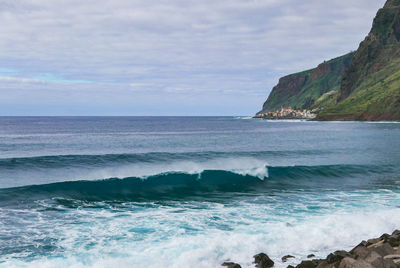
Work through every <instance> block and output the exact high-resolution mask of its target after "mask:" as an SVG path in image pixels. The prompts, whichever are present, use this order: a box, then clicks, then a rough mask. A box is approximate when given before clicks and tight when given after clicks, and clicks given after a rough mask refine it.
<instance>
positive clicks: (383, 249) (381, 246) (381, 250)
mask: <svg viewBox="0 0 400 268" xmlns="http://www.w3.org/2000/svg"><path fill="white" fill-rule="evenodd" d="M367 248H368V249H370V250H372V251H375V252H376V253H378V254H379V255H381V256H382V257H383V256H386V255H391V254H394V249H393V248H392V247H391V246H390V244H389V243H385V242H384V241H379V242H378V243H376V244H373V245H370V246H368V247H367Z"/></svg>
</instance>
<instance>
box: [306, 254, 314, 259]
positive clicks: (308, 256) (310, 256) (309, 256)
mask: <svg viewBox="0 0 400 268" xmlns="http://www.w3.org/2000/svg"><path fill="white" fill-rule="evenodd" d="M314 257H315V255H314V254H310V255H307V258H308V259H310V258H314Z"/></svg>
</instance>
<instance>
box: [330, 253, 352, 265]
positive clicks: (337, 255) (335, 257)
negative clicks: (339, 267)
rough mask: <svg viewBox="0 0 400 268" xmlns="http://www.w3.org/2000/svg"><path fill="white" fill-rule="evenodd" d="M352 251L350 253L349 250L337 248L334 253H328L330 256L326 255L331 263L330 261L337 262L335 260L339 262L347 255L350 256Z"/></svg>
mask: <svg viewBox="0 0 400 268" xmlns="http://www.w3.org/2000/svg"><path fill="white" fill-rule="evenodd" d="M350 256H351V255H350V253H348V252H347V251H344V250H337V251H335V252H334V253H331V254H329V255H328V257H326V261H327V262H328V263H329V264H330V263H335V262H339V261H341V260H342V259H344V258H345V257H350Z"/></svg>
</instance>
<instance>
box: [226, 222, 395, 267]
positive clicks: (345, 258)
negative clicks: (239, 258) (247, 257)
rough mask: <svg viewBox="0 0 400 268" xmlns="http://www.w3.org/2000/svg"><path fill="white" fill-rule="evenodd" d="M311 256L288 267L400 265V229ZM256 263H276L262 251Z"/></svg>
mask: <svg viewBox="0 0 400 268" xmlns="http://www.w3.org/2000/svg"><path fill="white" fill-rule="evenodd" d="M307 257H308V258H309V259H308V260H304V261H302V262H301V263H300V264H298V265H297V266H292V265H289V266H287V268H400V230H396V231H394V232H393V233H392V234H391V235H389V234H383V235H381V236H380V237H379V238H372V239H369V240H367V241H361V243H360V244H358V245H357V246H355V247H354V248H353V249H352V250H350V251H345V250H337V251H335V252H332V253H331V254H329V255H328V256H327V257H326V258H325V259H312V258H314V257H315V256H314V255H313V254H311V255H309V256H307ZM290 258H294V256H291V255H286V256H283V257H282V258H281V260H279V261H280V262H283V263H284V262H286V261H287V260H288V259H290ZM254 263H255V267H257V268H270V267H274V265H275V262H274V261H273V260H271V259H270V258H269V257H268V255H267V254H265V253H260V254H257V255H255V256H254ZM222 266H225V267H227V268H241V266H240V264H238V263H234V262H224V263H223V264H222Z"/></svg>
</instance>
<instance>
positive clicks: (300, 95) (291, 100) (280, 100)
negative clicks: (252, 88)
mask: <svg viewBox="0 0 400 268" xmlns="http://www.w3.org/2000/svg"><path fill="white" fill-rule="evenodd" d="M352 56H353V53H349V54H346V55H344V56H341V57H338V58H335V59H332V60H330V61H327V62H325V63H322V64H321V65H320V66H318V67H317V68H314V69H311V70H307V71H304V72H300V73H296V74H292V75H289V76H287V77H286V79H293V80H298V79H304V83H302V85H301V86H300V87H299V88H298V89H297V92H296V93H295V94H293V92H289V91H288V90H286V89H285V88H282V87H279V86H280V85H278V86H276V87H275V88H274V89H273V90H272V92H271V94H270V96H269V97H268V100H267V101H266V102H265V104H264V107H263V111H275V110H278V109H280V108H281V106H291V107H292V108H298V109H308V108H311V107H312V106H314V105H313V104H314V103H315V102H316V101H317V100H318V99H319V98H320V97H321V96H322V95H323V94H325V93H327V92H329V91H332V90H339V88H340V82H341V79H342V74H343V71H344V66H348V64H349V63H350V60H351V58H352ZM323 65H327V66H323ZM327 69H328V70H329V71H328V72H327V71H326V70H327ZM300 77H301V78H300ZM284 79H285V78H284Z"/></svg>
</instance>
